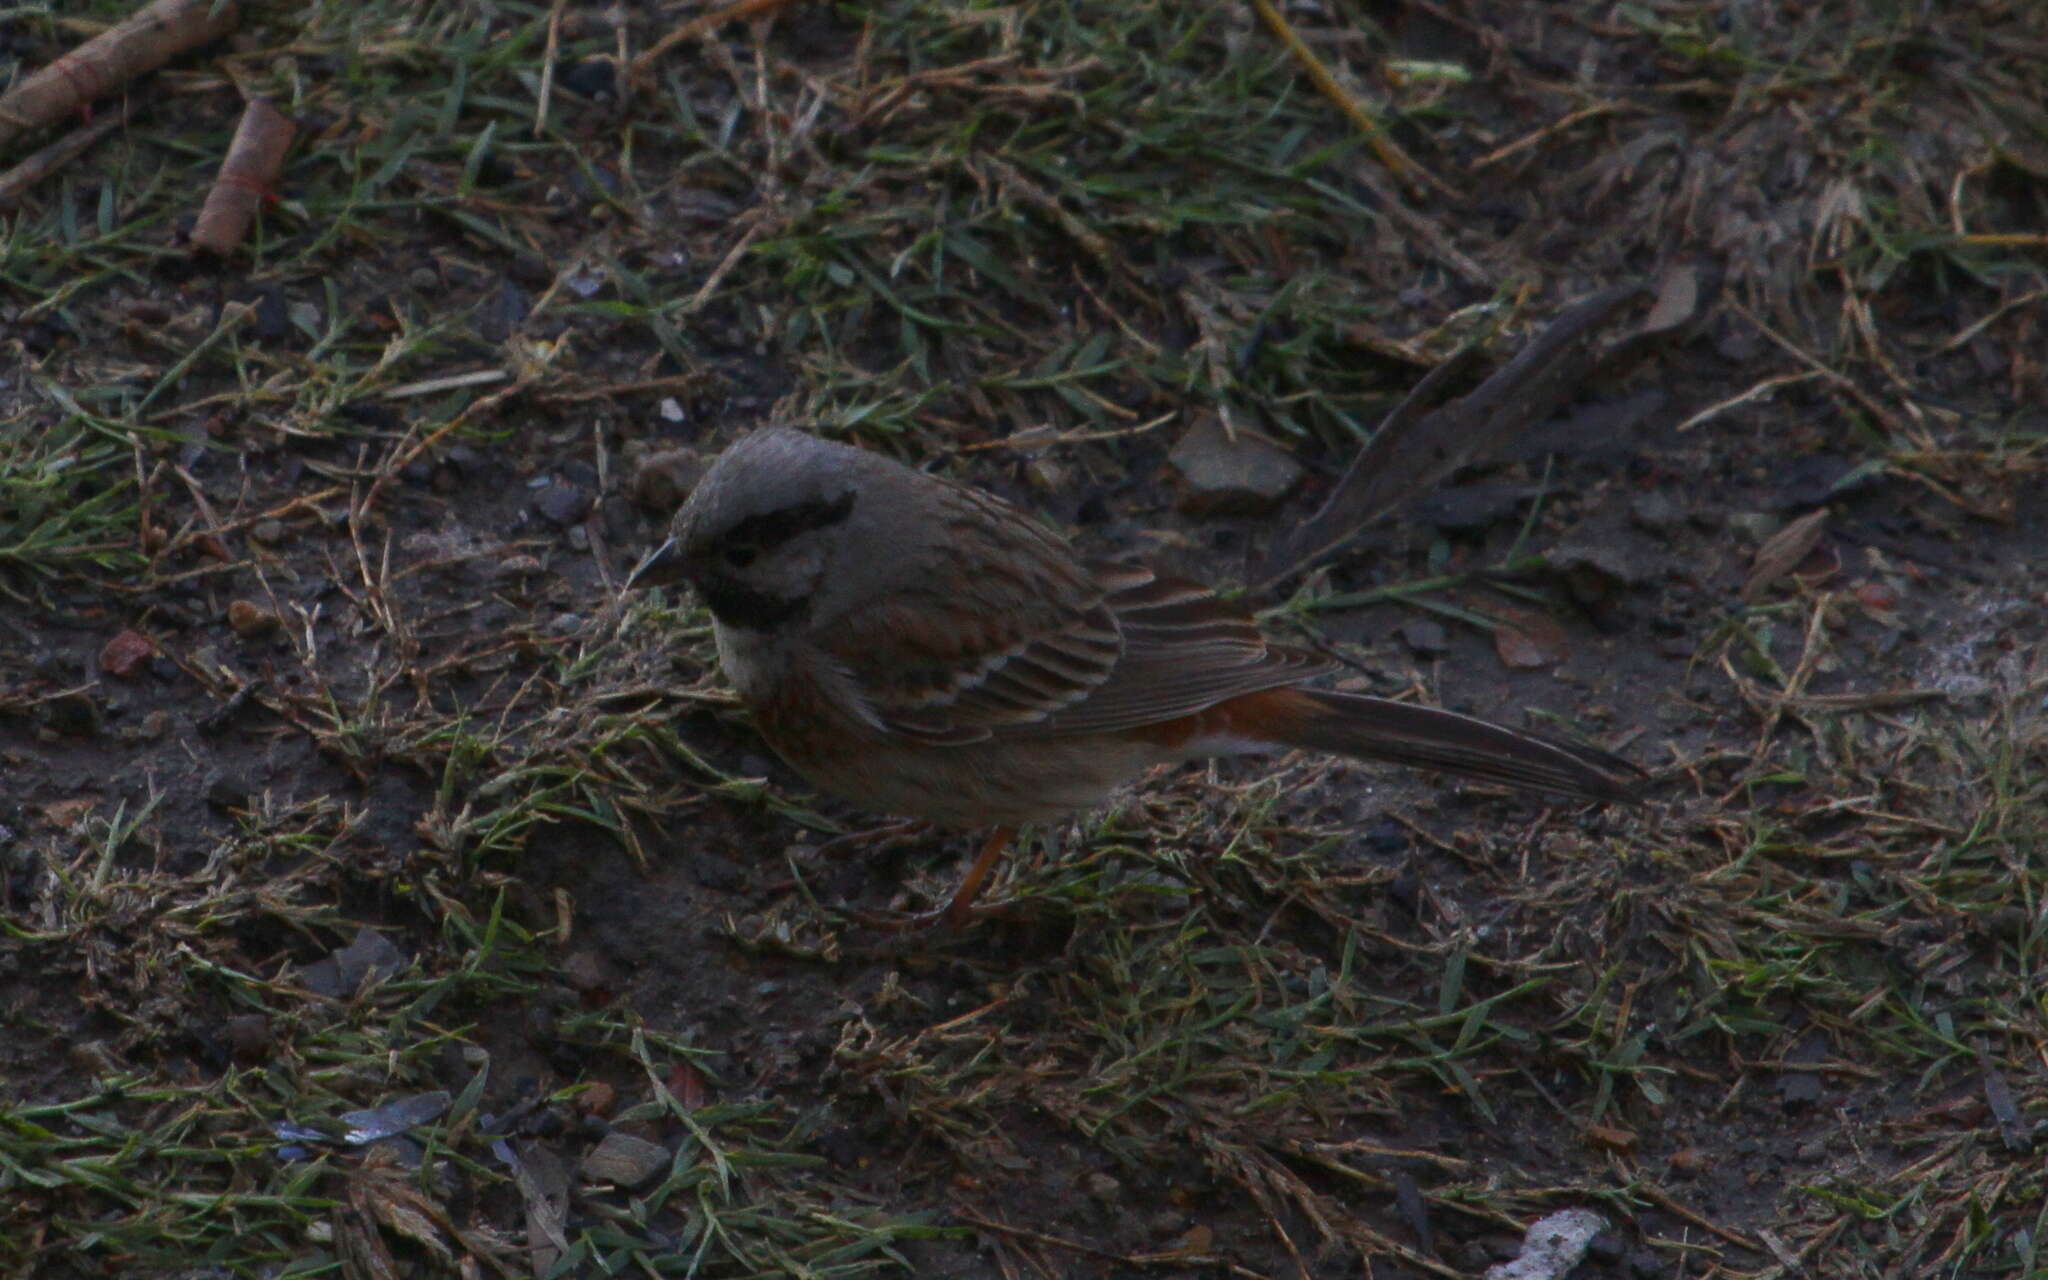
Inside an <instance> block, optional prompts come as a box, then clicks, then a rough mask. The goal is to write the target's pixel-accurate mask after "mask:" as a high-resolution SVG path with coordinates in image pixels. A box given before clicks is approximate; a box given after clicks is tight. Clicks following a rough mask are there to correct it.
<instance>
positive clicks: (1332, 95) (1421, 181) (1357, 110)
mask: <svg viewBox="0 0 2048 1280" xmlns="http://www.w3.org/2000/svg"><path fill="white" fill-rule="evenodd" d="M1252 8H1253V9H1255V10H1257V11H1258V15H1259V20H1260V21H1262V22H1264V23H1265V24H1266V26H1267V28H1268V29H1269V30H1271V31H1272V33H1273V34H1274V35H1276V36H1278V37H1279V38H1280V43H1282V44H1284V45H1286V46H1287V51H1288V52H1289V53H1291V54H1293V55H1294V60H1295V61H1296V62H1299V63H1300V64H1301V69H1302V71H1303V72H1304V73H1305V74H1306V75H1307V76H1308V78H1309V79H1310V80H1313V81H1314V82H1315V86H1316V88H1318V89H1320V90H1322V94H1323V96H1324V97H1325V98H1328V99H1329V100H1330V101H1331V102H1332V103H1334V104H1335V105H1336V107H1337V109H1338V110H1339V111H1342V112H1343V113H1344V114H1345V115H1346V116H1348V117H1350V119H1351V123H1352V124H1354V125H1356V126H1357V127H1358V131H1359V132H1360V133H1361V134H1364V135H1365V142H1366V145H1367V146H1369V147H1371V148H1372V150H1373V154H1374V155H1376V156H1378V157H1379V158H1380V163H1381V164H1383V165H1385V166H1386V168H1387V172H1389V173H1391V174H1393V175H1394V176H1395V177H1396V178H1398V179H1400V180H1401V184H1402V185H1403V186H1405V187H1407V188H1408V191H1409V194H1411V195H1419V194H1421V192H1422V189H1423V188H1424V187H1425V186H1427V187H1431V188H1434V189H1435V190H1436V191H1437V192H1438V194H1440V195H1452V196H1454V195H1456V194H1458V193H1457V192H1456V191H1455V190H1454V189H1453V188H1452V187H1451V186H1450V185H1449V184H1448V183H1446V182H1444V181H1443V180H1442V179H1440V178H1438V177H1437V176H1436V175H1435V174H1433V173H1431V172H1430V171H1429V170H1427V169H1425V168H1423V167H1422V166H1421V165H1419V164H1417V163H1415V161H1413V160H1411V159H1409V158H1408V156H1407V155H1405V154H1404V153H1403V152H1402V151H1401V148H1399V147H1397V146H1395V145H1394V143H1393V140H1392V139H1390V138H1388V137H1387V135H1386V131H1385V130H1383V129H1381V128H1380V126H1379V122H1378V121H1377V120H1374V119H1373V118H1372V113H1371V112H1369V111H1367V110H1366V109H1365V108H1364V107H1363V106H1361V105H1359V102H1358V99H1357V98H1355V97H1353V96H1352V95H1351V94H1349V93H1347V92H1345V90H1344V86H1343V85H1341V84H1338V83H1337V77H1336V76H1334V75H1332V74H1330V69H1329V68H1328V67H1326V66H1324V65H1323V60H1322V59H1321V58H1318V57H1317V56H1316V53H1315V50H1313V49H1311V48H1309V47H1308V42H1307V41H1305V40H1303V39H1302V38H1301V34H1300V33H1299V32H1297V31H1296V30H1295V29H1294V27H1293V25H1292V24H1291V23H1289V22H1288V21H1287V18H1286V16H1285V15H1284V14H1282V13H1281V12H1280V10H1279V9H1277V8H1275V7H1274V5H1273V0H1252Z"/></svg>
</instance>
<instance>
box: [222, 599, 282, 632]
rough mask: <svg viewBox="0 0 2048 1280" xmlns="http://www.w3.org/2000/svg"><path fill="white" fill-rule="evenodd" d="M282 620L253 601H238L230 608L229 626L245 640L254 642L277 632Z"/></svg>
mask: <svg viewBox="0 0 2048 1280" xmlns="http://www.w3.org/2000/svg"><path fill="white" fill-rule="evenodd" d="M279 625H280V619H279V618H278V616H277V615H276V614H274V613H272V612H271V611H270V610H268V609H266V608H264V607H263V606H262V605H259V604H257V603H256V602H255V601H253V600H237V601H235V602H234V603H232V604H230V605H229V606H228V626H229V627H231V628H233V629H234V633H235V634H236V635H238V636H240V637H242V639H244V640H253V639H255V638H256V637H258V636H266V635H269V634H270V633H271V632H273V631H275V630H277V628H278V626H279Z"/></svg>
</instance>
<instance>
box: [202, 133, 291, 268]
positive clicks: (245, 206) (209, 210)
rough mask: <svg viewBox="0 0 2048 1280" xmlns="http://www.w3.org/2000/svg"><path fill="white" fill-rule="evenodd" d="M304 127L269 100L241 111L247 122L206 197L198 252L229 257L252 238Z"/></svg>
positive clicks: (231, 145)
mask: <svg viewBox="0 0 2048 1280" xmlns="http://www.w3.org/2000/svg"><path fill="white" fill-rule="evenodd" d="M298 132H299V126H298V125H296V124H293V123H292V119H291V117H290V116H287V115H286V114H284V113H283V112H282V111H279V110H278V109H277V108H276V107H273V106H271V105H270V102H269V101H268V100H267V99H264V98H251V99H250V100H249V105H248V106H246V107H244V108H243V109H242V122H241V123H240V124H238V125H236V126H235V139H234V141H233V142H231V143H229V144H228V153H227V156H226V158H224V159H223V160H222V161H221V162H220V176H219V177H217V178H215V179H214V180H213V189H212V190H211V191H208V192H207V193H206V203H205V205H204V206H202V207H201V208H200V210H199V220H198V222H196V223H195V224H193V227H192V248H193V250H194V251H195V252H206V253H215V254H219V255H221V256H222V257H226V256H227V255H228V254H230V253H233V252H234V251H235V249H236V247H237V246H239V245H240V244H241V243H242V237H243V236H245V235H247V234H249V224H250V223H252V222H254V221H255V220H256V211H257V210H258V209H260V208H262V207H263V202H264V201H265V200H270V199H274V198H275V196H274V194H273V192H272V190H271V186H272V184H273V183H275V182H276V181H277V175H278V173H279V172H280V171H281V170H282V169H283V168H284V156H285V152H287V151H289V150H291V145H292V139H293V138H295V137H297V136H298Z"/></svg>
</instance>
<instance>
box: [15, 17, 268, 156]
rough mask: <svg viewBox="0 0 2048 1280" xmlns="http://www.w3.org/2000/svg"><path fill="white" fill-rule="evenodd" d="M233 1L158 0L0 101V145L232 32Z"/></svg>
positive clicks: (29, 80)
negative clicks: (184, 53)
mask: <svg viewBox="0 0 2048 1280" xmlns="http://www.w3.org/2000/svg"><path fill="white" fill-rule="evenodd" d="M239 19H240V12H239V10H238V9H237V8H236V6H235V2H234V0H156V3H154V4H152V5H150V6H149V7H148V8H146V9H142V10H139V11H137V12H135V13H133V14H130V15H129V16H128V17H126V18H124V19H122V20H121V21H120V22H119V23H117V24H116V25H114V26H113V27H110V28H108V29H107V30H106V31H103V32H101V33H100V34H99V35H96V36H94V37H93V38H92V39H90V40H88V41H86V42H85V43H84V44H82V45H80V46H78V47H77V48H76V49H74V50H72V51H71V52H70V53H67V54H65V55H64V56H63V57H61V58H59V59H57V60H56V61H55V62H53V63H51V64H50V65H49V66H47V67H44V68H43V69H42V70H41V71H38V72H36V73H35V74H34V75H32V76H30V77H29V78H28V79H26V80H23V81H22V82H21V83H20V84H18V85H15V86H14V88H13V89H11V90H9V91H8V93H7V96H6V97H4V98H0V146H6V145H7V144H8V143H10V142H12V141H14V140H15V139H16V138H18V137H20V136H21V135H22V134H24V133H27V132H29V131H30V130H33V129H40V128H42V127H43V126H45V125H49V124H55V123H56V122H57V121H59V120H62V119H63V118H64V117H65V116H68V115H70V114H71V113H72V112H74V111H76V110H78V109H79V108H80V107H83V106H85V105H86V104H87V103H89V102H91V101H92V100H93V99H95V98H99V97H103V96H105V95H106V94H109V93H112V92H113V91H114V90H116V89H118V88H120V87H121V86H122V85H124V84H126V83H128V82H129V81H130V80H133V79H135V77H137V76H140V75H143V74H146V73H148V72H151V71H154V70H156V69H157V68H158V67H160V66H162V65H164V64H165V63H166V62H169V61H170V60H171V59H172V58H175V57H177V56H178V55H179V54H181V53H183V52H185V51H186V50H187V49H196V48H198V47H199V46H200V45H203V44H207V43H210V42H211V41H214V40H217V39H219V38H220V37H221V36H223V35H225V34H227V33H228V32H229V31H232V30H233V29H234V27H235V23H236V22H237V21H238V20H239Z"/></svg>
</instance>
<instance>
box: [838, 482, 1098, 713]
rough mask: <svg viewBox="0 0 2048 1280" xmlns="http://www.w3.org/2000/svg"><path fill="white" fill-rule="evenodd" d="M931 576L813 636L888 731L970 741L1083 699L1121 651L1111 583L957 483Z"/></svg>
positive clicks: (1050, 538) (1039, 531)
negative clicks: (938, 585) (935, 588)
mask: <svg viewBox="0 0 2048 1280" xmlns="http://www.w3.org/2000/svg"><path fill="white" fill-rule="evenodd" d="M951 498H952V502H951V504H950V505H949V508H948V511H947V516H948V520H949V528H948V535H949V536H948V538H947V539H946V541H945V543H944V544H943V545H942V547H941V549H940V550H939V551H938V552H937V554H938V555H940V556H941V557H945V558H950V560H951V563H944V562H943V561H942V563H940V564H938V565H935V566H934V570H933V573H932V574H931V578H930V580H931V581H934V582H943V583H945V584H947V586H948V587H950V588H952V590H950V591H947V592H924V591H903V592H899V593H897V594H896V595H893V596H891V597H888V598H886V599H883V600H877V601H872V602H869V603H867V604H865V605H864V606H863V607H862V608H860V609H858V610H857V611H855V612H854V613H852V614H850V615H848V616H846V617H843V618H840V619H837V620H834V621H833V622H832V623H831V624H830V625H829V626H826V627H821V628H819V629H818V632H817V633H816V638H817V640H818V641H819V643H820V644H822V645H823V646H824V647H825V648H826V649H827V651H828V652H829V653H830V654H831V655H832V658H833V660H834V662H835V664H836V665H837V666H838V668H839V669H840V671H841V672H842V673H843V674H844V675H845V676H846V678H847V680H848V683H849V686H850V687H851V688H852V689H853V690H854V691H856V692H857V694H858V695H859V696H860V697H861V698H862V700H863V702H864V703H865V708H866V710H867V711H869V712H870V713H871V715H872V718H873V719H874V721H875V722H876V723H878V724H880V725H881V726H882V727H884V728H885V729H888V730H890V731H892V732H896V733H901V734H904V735H905V736H907V737H912V738H916V739H918V740H920V741H925V742H931V743H942V744H963V743H969V742H978V741H982V740H985V739H987V738H989V737H990V736H992V735H993V734H995V733H996V732H998V731H1006V732H1007V731H1010V730H1013V729H1017V728H1023V727H1028V726H1033V725H1037V724H1040V723H1043V722H1044V721H1045V720H1046V719H1048V718H1049V717H1051V716H1053V715H1055V714H1057V713H1058V712H1060V711H1061V710H1063V709H1064V708H1068V707H1071V706H1074V705H1076V704H1079V703H1082V702H1084V701H1085V700H1086V699H1087V698H1089V697H1090V696H1091V695H1092V694H1093V693H1094V691H1095V690H1096V689H1097V688H1098V687H1099V686H1101V684H1102V683H1103V682H1104V681H1105V680H1107V679H1108V678H1109V676H1110V674H1111V673H1112V671H1114V669H1115V668H1116V665H1117V662H1118V659H1119V657H1120V656H1121V654H1122V651H1123V641H1122V638H1121V636H1120V635H1119V633H1118V629H1117V619H1116V617H1115V615H1114V614H1113V613H1112V612H1111V610H1110V609H1109V608H1108V606H1107V605H1106V604H1105V603H1104V589H1103V587H1102V585H1101V584H1100V583H1098V582H1096V581H1095V579H1094V578H1093V577H1092V576H1091V575H1090V574H1089V573H1088V572H1087V570H1086V569H1085V568H1084V567H1083V566H1082V565H1081V563H1080V562H1079V561H1078V560H1076V559H1075V558H1074V556H1073V553H1072V552H1071V551H1070V550H1069V549H1068V548H1067V546H1066V544H1065V543H1064V542H1062V541H1061V540H1059V539H1058V538H1057V537H1056V536H1054V535H1053V534H1051V533H1050V532H1048V531H1046V530H1044V529H1043V528H1042V527H1041V526H1039V525H1038V523H1037V522H1036V521H1035V520H1033V519H1032V518H1031V517H1029V516H1027V515H1024V514H1023V513H1021V512H1018V511H1015V510H1014V509H1012V508H1010V507H1008V506H1007V505H1005V504H1003V503H1001V502H999V501H998V500H996V499H994V498H991V497H989V496H987V495H985V494H982V493H979V492H977V491H974V490H968V489H956V490H955V491H954V493H953V494H952V495H951Z"/></svg>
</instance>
